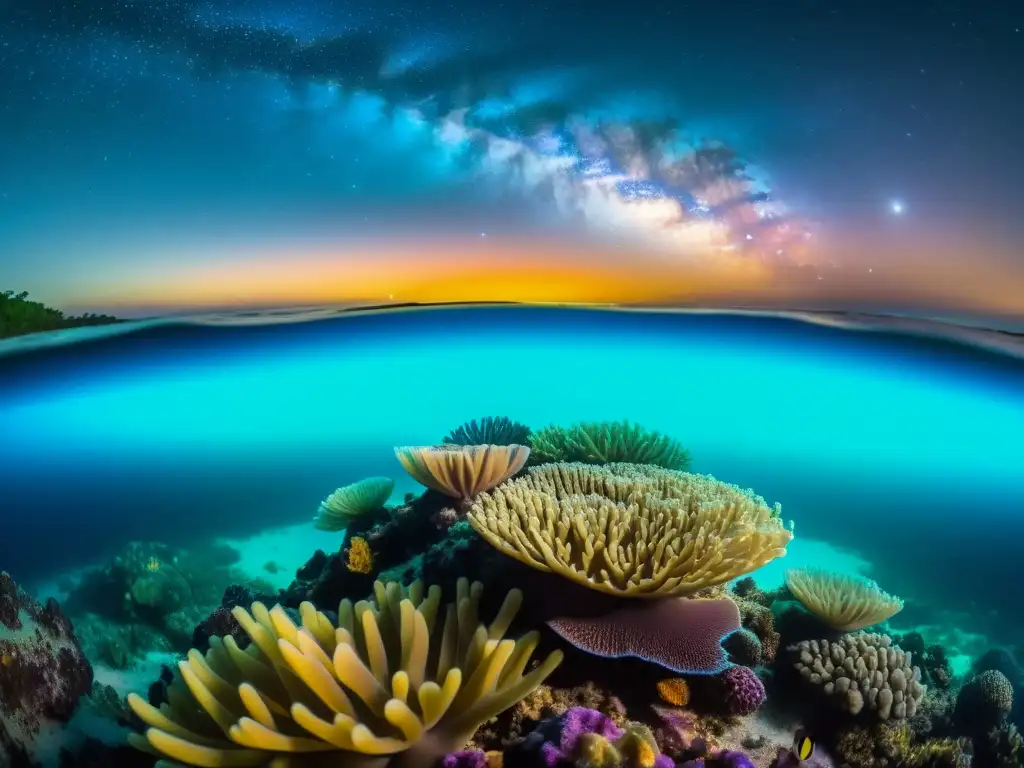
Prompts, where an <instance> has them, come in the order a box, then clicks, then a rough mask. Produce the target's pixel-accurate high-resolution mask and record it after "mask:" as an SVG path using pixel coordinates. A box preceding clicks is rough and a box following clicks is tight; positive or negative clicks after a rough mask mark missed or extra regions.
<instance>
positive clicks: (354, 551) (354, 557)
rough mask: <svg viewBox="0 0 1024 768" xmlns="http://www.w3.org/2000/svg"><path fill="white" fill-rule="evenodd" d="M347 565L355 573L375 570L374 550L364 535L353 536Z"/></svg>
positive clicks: (349, 546)
mask: <svg viewBox="0 0 1024 768" xmlns="http://www.w3.org/2000/svg"><path fill="white" fill-rule="evenodd" d="M345 567H346V568H348V569H349V570H350V571H352V572H353V573H372V572H373V552H371V551H370V545H369V544H368V543H367V541H366V539H364V538H363V537H362V536H353V537H352V541H350V542H349V544H348V555H347V558H346V560H345Z"/></svg>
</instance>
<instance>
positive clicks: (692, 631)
mask: <svg viewBox="0 0 1024 768" xmlns="http://www.w3.org/2000/svg"><path fill="white" fill-rule="evenodd" d="M548 626H549V627H551V629H553V630H554V631H555V632H556V633H558V634H559V635H560V636H561V637H562V638H564V639H565V640H567V641H568V642H569V643H571V644H572V645H574V646H575V647H577V648H579V649H580V650H581V651H585V652H586V653H590V654H593V655H595V656H603V657H606V658H622V657H626V656H630V657H635V658H639V659H643V660H644V661H649V662H652V663H654V664H658V665H660V666H662V667H664V668H665V669H669V670H672V671H673V672H676V673H678V674H689V675H714V674H718V673H719V672H721V671H723V670H724V669H726V668H727V667H728V666H729V662H728V660H727V659H726V655H725V651H724V649H723V648H722V640H723V639H724V638H726V637H728V636H729V635H731V634H732V633H734V632H736V631H737V630H739V629H740V613H739V609H738V608H737V607H736V603H734V602H733V601H732V600H729V599H721V600H702V599H680V598H665V599H661V600H633V601H630V602H628V603H627V604H626V605H625V607H623V608H619V609H617V610H615V611H612V612H611V613H608V614H605V615H603V616H599V617H596V618H589V617H588V618H569V617H560V618H556V619H551V620H550V621H548Z"/></svg>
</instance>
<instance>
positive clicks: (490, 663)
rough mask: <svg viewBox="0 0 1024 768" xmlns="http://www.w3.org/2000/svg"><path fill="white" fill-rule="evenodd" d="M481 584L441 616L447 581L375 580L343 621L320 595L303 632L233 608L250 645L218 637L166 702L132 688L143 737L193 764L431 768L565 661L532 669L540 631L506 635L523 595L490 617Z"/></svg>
mask: <svg viewBox="0 0 1024 768" xmlns="http://www.w3.org/2000/svg"><path fill="white" fill-rule="evenodd" d="M481 591H482V586H481V585H480V584H479V583H474V584H472V585H470V584H469V582H468V581H467V580H465V579H461V580H460V581H459V583H458V587H457V590H456V599H455V601H454V602H453V603H451V604H449V605H448V606H447V609H446V610H445V611H441V607H442V605H441V590H440V588H438V587H431V588H430V589H429V590H427V591H426V592H424V590H423V587H422V584H420V583H416V584H413V585H412V586H411V587H409V588H408V590H405V589H403V588H402V587H401V586H400V585H399V584H397V583H390V584H387V585H384V584H382V583H380V582H377V583H376V584H375V589H374V595H375V596H374V600H373V601H371V602H360V603H357V604H356V605H354V606H353V605H352V604H351V603H350V602H349V601H343V602H342V603H341V605H340V607H339V609H338V622H337V625H335V623H334V622H332V621H331V620H330V619H328V618H327V616H326V615H324V614H323V613H321V612H319V611H317V610H316V609H315V608H314V607H313V605H312V604H311V603H303V604H302V605H301V606H300V615H301V619H302V620H301V626H296V625H295V624H294V623H293V622H292V620H291V619H290V618H289V617H288V614H287V613H285V611H284V610H283V609H281V608H280V606H278V607H275V608H273V609H271V610H269V611H268V610H267V609H266V608H265V607H264V606H263V605H262V604H260V603H254V604H253V605H252V612H251V613H250V612H248V611H245V610H243V609H241V608H236V609H235V610H234V614H235V617H236V618H237V619H238V621H239V623H240V624H241V625H242V627H243V629H244V630H245V631H246V633H247V634H248V635H249V637H250V638H251V639H252V645H250V646H249V647H248V648H247V649H246V650H242V649H241V648H240V647H239V646H238V644H237V643H236V642H235V641H234V639H233V638H231V637H230V636H228V637H225V638H223V639H221V638H216V637H214V638H211V640H210V650H209V651H208V652H207V654H206V655H205V657H204V656H203V655H202V654H200V653H199V652H198V651H192V652H190V653H189V656H188V660H187V661H182V662H181V663H180V664H179V665H178V668H179V672H180V676H179V677H178V678H177V679H175V681H174V682H172V683H171V685H170V686H168V689H167V695H168V699H169V705H168V706H167V707H163V708H161V709H155V708H154V707H152V706H150V705H149V704H147V703H146V701H145V700H144V699H142V698H141V697H139V696H137V695H135V694H132V695H131V696H129V698H128V703H129V705H130V706H131V708H132V709H133V710H134V711H135V713H136V714H137V715H138V716H139V717H140V718H141V719H142V720H143V722H145V723H146V725H148V726H149V729H148V730H147V731H146V734H145V738H142V737H140V736H136V737H135V738H134V739H133V743H134V744H135V745H136V746H137V747H139V748H140V749H143V750H145V751H148V752H151V753H154V754H157V755H159V756H161V757H163V756H166V757H169V758H171V759H172V760H175V761H177V762H178V763H184V764H186V765H193V766H272V767H273V768H278V767H279V766H280V767H282V768H283V767H284V766H297V765H313V764H316V765H323V764H327V763H329V764H330V765H332V766H337V767H338V768H344V767H345V766H359V768H422V767H423V766H427V765H433V764H434V763H435V762H437V761H439V760H440V759H441V758H442V757H443V756H444V755H445V754H447V753H449V752H452V751H456V750H459V749H461V748H462V747H464V746H465V744H466V742H468V741H469V739H470V737H471V736H472V735H473V733H474V731H475V730H476V729H477V727H478V726H479V725H480V724H481V723H482V722H484V721H486V720H488V719H490V718H492V717H494V716H495V715H497V714H498V713H500V712H502V711H503V710H505V709H507V708H508V707H510V706H511V705H513V704H515V703H516V702H517V701H519V700H520V699H522V698H523V697H525V696H526V695H528V694H529V693H530V692H532V691H533V690H534V689H536V688H537V686H539V685H540V684H541V683H542V682H543V681H544V679H545V678H546V677H547V676H548V675H549V674H550V673H551V672H552V670H554V668H555V667H556V666H557V665H558V664H559V662H560V661H561V654H560V653H558V652H555V653H552V654H551V655H550V656H548V657H547V659H545V660H544V661H543V662H541V663H540V664H539V665H538V666H536V667H535V668H534V669H532V670H531V671H529V672H527V668H528V666H529V664H530V657H531V655H532V653H533V651H534V649H535V648H536V646H537V643H538V641H539V637H538V635H537V633H536V632H533V633H530V634H527V635H526V636H524V637H523V638H521V639H520V640H519V641H518V642H515V641H512V640H507V639H504V635H505V632H506V631H507V630H508V627H509V625H510V624H511V622H512V619H513V618H514V616H515V614H516V612H517V610H518V608H519V605H520V603H521V600H522V596H521V594H520V593H519V592H518V591H516V590H512V591H511V592H509V593H508V596H507V597H506V599H505V602H504V604H503V605H502V607H501V610H500V611H499V612H498V615H497V617H496V618H495V619H494V621H492V622H491V623H490V624H481V623H479V622H478V620H477V611H478V605H479V599H480V594H481Z"/></svg>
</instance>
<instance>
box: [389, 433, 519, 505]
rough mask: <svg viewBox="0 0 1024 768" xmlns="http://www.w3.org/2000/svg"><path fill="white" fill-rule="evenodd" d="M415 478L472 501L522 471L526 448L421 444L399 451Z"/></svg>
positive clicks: (444, 492) (422, 482) (424, 483)
mask: <svg viewBox="0 0 1024 768" xmlns="http://www.w3.org/2000/svg"><path fill="white" fill-rule="evenodd" d="M395 456H397V457H398V461H399V462H400V463H401V465H402V467H403V468H404V469H405V471H406V472H408V473H409V474H410V475H412V477H413V479H414V480H416V482H418V483H420V484H421V485H425V486H426V487H427V488H432V489H434V490H435V491H438V492H440V493H443V494H444V495H445V496H450V497H452V498H454V499H471V498H473V497H474V496H476V495H477V494H478V493H481V492H482V491H489V490H490V489H491V488H493V487H494V486H496V485H498V484H499V483H502V482H504V481H505V480H507V479H508V478H510V477H512V475H514V474H515V473H516V472H518V471H519V470H521V469H522V468H523V466H524V465H525V464H526V460H527V459H528V458H529V457H530V449H529V447H527V446H525V445H451V444H446V445H421V446H404V447H401V448H395Z"/></svg>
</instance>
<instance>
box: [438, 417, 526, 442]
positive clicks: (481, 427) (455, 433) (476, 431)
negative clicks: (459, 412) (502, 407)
mask: <svg viewBox="0 0 1024 768" xmlns="http://www.w3.org/2000/svg"><path fill="white" fill-rule="evenodd" d="M443 442H444V443H446V444H451V445H529V444H530V428H529V427H528V426H526V425H525V424H520V423H519V422H517V421H512V419H509V418H508V417H506V416H497V417H495V416H486V417H484V418H482V419H480V421H479V422H477V421H475V420H474V421H467V422H466V423H465V424H463V425H462V426H461V427H458V428H457V429H454V430H452V431H451V432H450V433H449V434H448V436H447V437H445V439H444V441H443Z"/></svg>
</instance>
